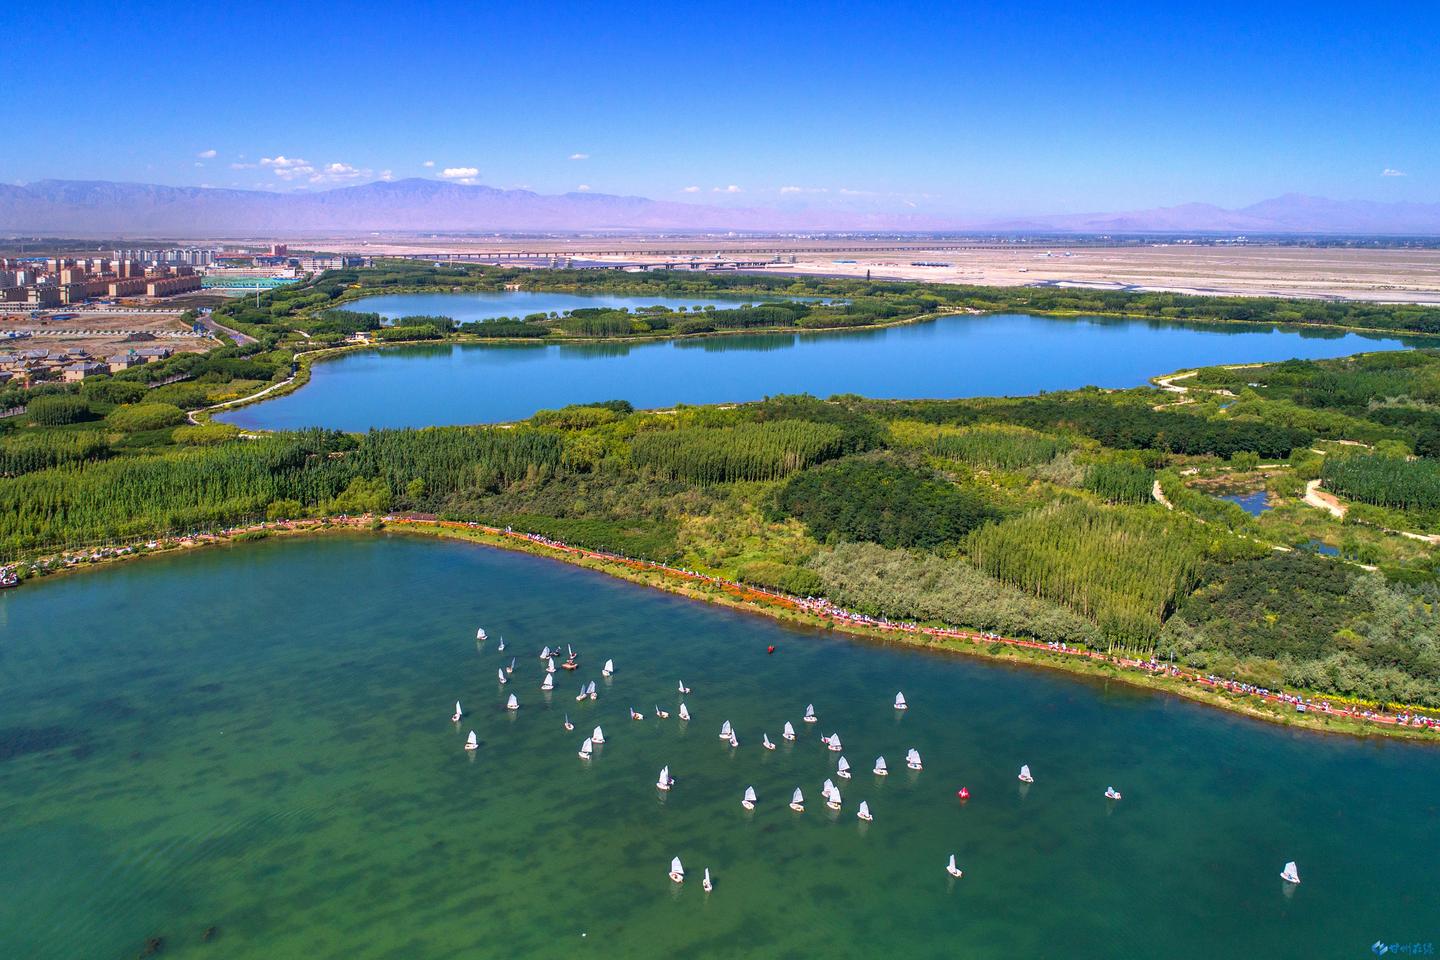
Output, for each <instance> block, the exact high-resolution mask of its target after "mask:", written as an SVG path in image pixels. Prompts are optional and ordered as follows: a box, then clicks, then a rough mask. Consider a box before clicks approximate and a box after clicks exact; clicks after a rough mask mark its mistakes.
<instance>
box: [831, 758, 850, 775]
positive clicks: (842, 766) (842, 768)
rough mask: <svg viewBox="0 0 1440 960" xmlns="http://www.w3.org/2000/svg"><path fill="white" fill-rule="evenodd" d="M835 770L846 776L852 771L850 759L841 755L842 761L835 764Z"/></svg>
mask: <svg viewBox="0 0 1440 960" xmlns="http://www.w3.org/2000/svg"><path fill="white" fill-rule="evenodd" d="M835 770H836V771H837V772H838V773H839V774H840V776H842V777H843V776H845V775H846V774H848V773H849V772H850V761H849V760H846V759H845V758H844V757H841V758H840V762H839V763H837V764H835Z"/></svg>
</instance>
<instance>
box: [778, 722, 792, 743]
mask: <svg viewBox="0 0 1440 960" xmlns="http://www.w3.org/2000/svg"><path fill="white" fill-rule="evenodd" d="M780 736H782V737H784V738H785V739H786V740H794V739H795V728H794V727H792V726H790V721H789V720H786V721H785V729H784V730H781V731H780Z"/></svg>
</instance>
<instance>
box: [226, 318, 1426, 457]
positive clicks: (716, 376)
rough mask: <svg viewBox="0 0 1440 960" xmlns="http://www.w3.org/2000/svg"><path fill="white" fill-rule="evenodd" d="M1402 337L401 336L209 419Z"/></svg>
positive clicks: (1214, 358) (1310, 351) (978, 378)
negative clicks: (575, 340)
mask: <svg viewBox="0 0 1440 960" xmlns="http://www.w3.org/2000/svg"><path fill="white" fill-rule="evenodd" d="M451 312H453V311H451ZM1406 345H1407V341H1403V340H1401V339H1398V338H1392V337H1368V336H1361V335H1358V334H1353V333H1336V332H1335V331H1329V332H1318V331H1314V330H1304V331H1296V330H1291V329H1281V328H1275V327H1263V326H1254V327H1248V326H1247V327H1239V326H1221V325H1209V326H1204V325H1193V324H1192V325H1185V324H1170V323H1157V322H1148V321H1141V320H1113V319H1097V318H1089V319H1078V320H1072V319H1056V318H1048V317H1035V316H1028V315H1024V314H1003V315H993V316H983V317H979V316H976V317H972V316H965V317H959V316H956V317H946V318H944V319H941V320H938V321H935V322H932V323H921V324H912V325H908V326H902V327H891V328H886V329H881V330H855V331H847V332H843V333H815V334H736V335H729V336H721V337H705V338H699V339H689V340H672V341H659V342H655V341H652V342H649V343H590V344H569V345H554V344H504V345H475V344H472V345H468V346H456V345H448V346H419V347H400V348H394V349H386V350H371V351H364V352H357V353H349V354H345V355H343V356H341V357H339V358H337V359H335V360H331V361H327V362H324V363H318V364H316V365H315V366H314V368H313V369H312V376H311V381H310V383H309V384H308V385H306V386H305V387H304V388H303V389H301V390H299V391H297V392H295V393H292V394H288V395H286V396H283V397H278V398H276V399H274V400H267V401H265V402H263V403H259V404H255V405H252V406H248V407H242V408H240V409H239V410H235V411H232V412H230V413H226V414H224V415H222V416H221V418H220V419H223V420H225V421H227V422H229V423H235V424H239V425H240V426H242V427H246V428H252V429H271V430H283V429H295V428H300V427H307V426H326V427H334V428H339V429H344V430H366V429H368V428H370V427H421V426H432V425H441V424H455V423H487V422H488V423H493V422H503V421H508V420H518V419H522V418H524V417H528V416H529V415H530V414H532V413H534V412H535V411H536V410H540V409H545V408H553V407H560V406H564V405H565V404H569V403H589V402H594V401H597V400H609V399H623V400H629V401H630V402H631V403H633V404H635V405H636V406H637V407H640V408H656V407H667V406H670V405H672V404H675V403H720V402H726V401H740V400H758V399H760V398H761V397H765V396H768V395H771V394H777V393H812V394H815V395H817V396H822V397H823V396H830V395H832V394H836V393H859V394H863V395H865V396H868V397H976V396H1001V395H1021V394H1033V393H1037V392H1040V391H1042V390H1061V389H1070V388H1075V387H1082V386H1085V385H1087V384H1094V385H1097V386H1104V387H1132V386H1136V385H1139V384H1143V383H1145V382H1146V380H1147V378H1149V377H1152V376H1154V375H1156V374H1157V373H1164V372H1166V371H1169V370H1176V369H1180V368H1182V367H1187V366H1198V365H1203V364H1216V363H1240V362H1260V361H1270V360H1283V359H1288V358H1291V357H1305V358H1320V357H1338V356H1344V355H1346V354H1351V353H1357V352H1360V351H1365V350H1393V349H1399V348H1401V347H1403V346H1406Z"/></svg>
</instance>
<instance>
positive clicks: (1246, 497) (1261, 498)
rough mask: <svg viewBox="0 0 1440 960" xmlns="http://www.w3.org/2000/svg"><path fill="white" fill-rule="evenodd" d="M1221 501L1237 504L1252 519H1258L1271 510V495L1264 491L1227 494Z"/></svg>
mask: <svg viewBox="0 0 1440 960" xmlns="http://www.w3.org/2000/svg"><path fill="white" fill-rule="evenodd" d="M1220 499H1221V500H1229V501H1230V502H1231V503H1234V504H1237V505H1238V506H1239V507H1240V509H1242V510H1244V511H1245V512H1246V513H1248V514H1250V515H1251V516H1252V517H1258V516H1260V514H1262V513H1264V512H1265V511H1266V510H1269V509H1270V495H1269V494H1268V493H1266V492H1265V491H1264V490H1255V491H1253V492H1251V493H1227V494H1223V495H1222V496H1221V497H1220Z"/></svg>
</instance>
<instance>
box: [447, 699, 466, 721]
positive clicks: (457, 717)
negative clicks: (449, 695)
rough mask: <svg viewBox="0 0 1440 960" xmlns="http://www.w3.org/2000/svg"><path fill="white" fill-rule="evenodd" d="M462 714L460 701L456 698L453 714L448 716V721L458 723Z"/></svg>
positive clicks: (463, 712)
mask: <svg viewBox="0 0 1440 960" xmlns="http://www.w3.org/2000/svg"><path fill="white" fill-rule="evenodd" d="M464 714H465V711H463V710H461V709H460V701H459V700H456V701H455V715H454V716H453V717H451V718H450V722H451V723H459V722H460V718H461V717H462V716H464Z"/></svg>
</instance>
